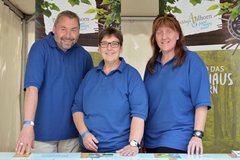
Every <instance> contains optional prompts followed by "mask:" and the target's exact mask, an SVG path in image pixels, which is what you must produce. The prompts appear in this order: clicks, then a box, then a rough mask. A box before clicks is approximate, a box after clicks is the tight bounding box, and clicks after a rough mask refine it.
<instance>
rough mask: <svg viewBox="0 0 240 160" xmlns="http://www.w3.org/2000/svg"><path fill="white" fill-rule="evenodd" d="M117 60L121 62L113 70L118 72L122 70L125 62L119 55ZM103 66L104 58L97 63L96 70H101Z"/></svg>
mask: <svg viewBox="0 0 240 160" xmlns="http://www.w3.org/2000/svg"><path fill="white" fill-rule="evenodd" d="M119 60H120V61H121V64H120V65H119V67H118V68H117V69H116V70H115V71H119V72H121V73H122V72H123V70H124V69H125V68H126V66H127V64H126V62H125V60H124V59H123V58H122V57H119ZM103 66H104V60H102V61H101V62H100V63H99V65H98V66H97V68H96V69H97V71H102V72H104V71H103Z"/></svg>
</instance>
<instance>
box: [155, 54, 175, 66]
mask: <svg viewBox="0 0 240 160" xmlns="http://www.w3.org/2000/svg"><path fill="white" fill-rule="evenodd" d="M161 59H162V53H161V52H159V54H158V57H157V59H156V62H158V63H160V64H162V62H161ZM176 59H177V57H176V56H174V57H173V58H172V59H171V60H170V61H168V62H167V63H171V62H174V61H175V60H176Z"/></svg>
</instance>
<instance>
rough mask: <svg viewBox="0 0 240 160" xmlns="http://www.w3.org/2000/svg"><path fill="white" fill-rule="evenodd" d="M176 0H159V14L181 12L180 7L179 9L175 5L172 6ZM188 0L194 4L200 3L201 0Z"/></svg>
mask: <svg viewBox="0 0 240 160" xmlns="http://www.w3.org/2000/svg"><path fill="white" fill-rule="evenodd" d="M177 1H179V0H159V14H168V13H182V11H181V9H179V8H178V7H177V6H172V5H173V4H175V3H176V2H177ZM189 2H190V3H192V5H194V6H195V5H197V4H200V3H201V2H202V0H189ZM169 4H171V5H169Z"/></svg>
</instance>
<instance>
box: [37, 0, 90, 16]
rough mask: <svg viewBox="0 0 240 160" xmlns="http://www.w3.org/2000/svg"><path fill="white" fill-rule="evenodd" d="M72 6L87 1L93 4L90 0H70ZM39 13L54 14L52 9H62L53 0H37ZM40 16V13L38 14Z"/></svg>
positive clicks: (86, 2)
mask: <svg viewBox="0 0 240 160" xmlns="http://www.w3.org/2000/svg"><path fill="white" fill-rule="evenodd" d="M68 3H69V4H71V6H75V5H79V4H80V3H85V4H88V5H91V2H90V1H89V0H68ZM36 7H37V13H38V14H40V15H41V14H43V15H45V16H47V17H50V16H51V15H52V11H53V10H54V11H60V9H59V7H58V6H57V5H56V4H55V3H53V2H52V0H36ZM37 16H38V15H37Z"/></svg>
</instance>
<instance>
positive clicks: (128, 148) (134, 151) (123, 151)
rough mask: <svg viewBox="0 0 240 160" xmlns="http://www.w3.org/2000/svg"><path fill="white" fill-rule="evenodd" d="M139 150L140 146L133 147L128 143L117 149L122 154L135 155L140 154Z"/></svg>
mask: <svg viewBox="0 0 240 160" xmlns="http://www.w3.org/2000/svg"><path fill="white" fill-rule="evenodd" d="M138 152H139V149H138V147H133V146H130V145H127V146H125V147H123V148H122V149H120V150H117V151H116V153H119V154H120V155H121V156H135V155H137V154H138Z"/></svg>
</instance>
